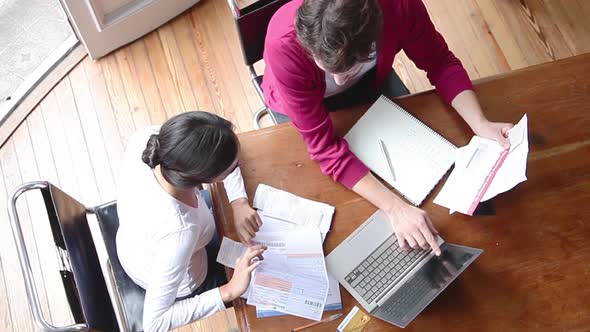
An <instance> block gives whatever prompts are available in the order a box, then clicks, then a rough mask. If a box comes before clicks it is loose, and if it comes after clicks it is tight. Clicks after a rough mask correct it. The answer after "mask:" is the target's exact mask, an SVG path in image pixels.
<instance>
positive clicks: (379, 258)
mask: <svg viewBox="0 0 590 332" xmlns="http://www.w3.org/2000/svg"><path fill="white" fill-rule="evenodd" d="M429 252H430V250H424V249H412V250H409V251H404V250H402V249H401V248H400V247H399V246H398V244H397V239H396V237H395V236H390V237H389V238H388V239H387V240H385V241H384V242H383V243H382V244H381V245H380V246H379V247H378V248H377V249H376V250H375V251H373V253H372V254H371V255H369V256H368V257H367V259H365V260H364V261H363V262H362V263H360V264H359V265H358V266H357V267H356V268H354V270H352V272H350V273H349V274H348V275H347V276H346V277H345V278H344V279H345V280H346V281H347V282H348V283H349V284H350V285H351V286H352V287H353V288H354V290H356V291H357V292H358V293H359V294H360V295H361V297H362V298H363V299H364V300H365V301H367V303H371V302H372V301H373V300H374V299H375V298H376V297H377V296H379V294H381V293H382V292H383V291H384V290H385V289H386V288H387V287H389V286H390V285H391V284H392V283H393V282H394V281H395V280H396V279H397V278H398V277H399V276H401V275H402V274H403V273H404V272H406V270H407V269H408V268H409V267H410V266H411V265H412V264H413V263H414V262H416V261H417V260H418V259H420V258H421V257H423V256H425V255H427V254H428V253H429Z"/></svg>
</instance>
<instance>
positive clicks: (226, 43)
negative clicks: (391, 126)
mask: <svg viewBox="0 0 590 332" xmlns="http://www.w3.org/2000/svg"><path fill="white" fill-rule="evenodd" d="M425 3H426V4H427V7H428V10H429V12H430V15H431V17H432V19H433V21H434V22H435V24H436V26H437V28H438V29H439V31H440V32H441V33H442V34H443V35H444V36H445V38H446V40H447V42H448V44H449V46H450V48H451V49H452V50H453V51H454V52H455V54H456V55H457V56H458V57H459V58H460V59H461V60H462V62H463V64H464V66H465V67H466V68H467V71H468V72H469V75H470V76H471V78H472V79H478V78H484V77H489V76H492V75H497V74H501V73H505V72H508V71H510V70H513V69H518V68H522V67H527V66H530V65H534V64H538V63H542V62H547V61H553V60H555V59H561V58H565V57H568V56H572V55H576V54H580V53H585V52H589V51H590V22H589V20H588V17H590V1H586V0H561V1H559V0H545V1H543V0H520V1H517V0H444V1H443V0H425ZM262 66H263V65H262ZM394 68H395V69H396V71H397V72H398V74H399V75H400V77H401V78H402V80H403V81H404V82H405V83H406V85H407V86H408V88H409V89H410V90H411V91H412V92H419V91H424V90H427V89H430V88H431V86H430V84H429V83H428V81H427V80H426V77H425V74H424V73H422V72H420V71H419V70H417V69H416V68H415V66H414V65H413V64H412V62H411V61H409V60H408V59H407V58H406V57H405V56H404V55H403V54H400V55H399V56H398V57H397V60H396V61H395V63H394ZM506 93H510V91H506ZM261 105H262V103H261V101H260V100H259V99H258V97H257V95H256V94H255V92H254V89H253V88H252V86H251V85H250V82H249V79H248V73H247V71H246V70H245V67H244V65H243V62H242V54H241V50H240V47H239V44H238V40H237V35H236V32H235V30H234V25H233V21H232V19H231V15H230V12H229V9H228V8H227V5H226V1H225V0H202V3H200V4H198V5H196V6H195V7H194V8H193V9H191V10H189V11H188V12H186V13H184V14H183V15H181V16H179V17H178V18H177V19H175V20H173V21H172V22H170V23H168V24H166V25H165V26H163V27H161V28H160V29H158V30H157V31H156V32H153V33H151V34H149V35H147V36H146V37H144V38H142V39H140V40H138V41H136V42H134V43H133V44H131V45H129V46H127V47H124V48H122V49H120V50H118V51H116V52H114V53H113V54H111V55H109V56H107V57H105V58H103V59H101V60H99V61H92V60H90V59H89V58H85V59H84V60H83V61H82V62H81V63H80V64H79V65H78V66H76V67H75V68H74V69H73V70H72V71H71V72H70V73H69V74H68V75H67V76H66V77H65V78H64V79H63V80H62V81H61V82H60V83H59V84H58V85H57V86H56V87H55V88H54V89H53V90H52V91H51V92H50V93H49V94H48V95H47V96H46V97H45V98H44V99H43V101H42V102H41V103H40V104H39V105H38V106H37V107H36V108H35V109H34V110H33V112H32V113H31V114H30V115H29V116H28V118H27V119H26V120H25V121H24V122H23V123H22V124H21V125H20V127H19V128H18V129H17V130H16V132H15V133H14V134H13V135H12V136H11V137H10V138H9V140H8V141H7V142H6V143H5V144H4V145H3V146H2V147H1V148H0V214H1V218H0V262H1V265H0V331H15V332H16V331H18V332H21V331H32V330H33V325H32V322H31V315H30V313H29V308H28V303H27V300H26V294H25V289H24V285H23V282H22V278H21V274H20V269H19V263H18V259H17V256H16V250H15V247H14V242H13V239H12V235H11V230H10V226H9V224H8V220H7V216H6V197H7V195H8V193H9V192H10V191H11V190H12V189H13V188H14V187H16V186H17V185H19V184H21V183H23V182H25V181H30V180H37V179H43V180H49V181H51V182H53V183H54V184H57V185H58V186H59V187H61V188H62V189H64V190H65V191H66V192H67V193H69V194H71V195H73V196H74V197H78V198H79V199H80V200H81V201H82V202H83V203H85V204H86V205H89V206H90V205H94V204H98V203H100V202H105V201H108V200H111V199H114V198H115V188H116V179H117V173H118V169H119V164H120V160H121V156H122V153H123V151H124V149H125V142H126V139H127V138H128V137H129V135H130V134H131V133H133V132H134V131H135V130H136V129H138V128H141V127H144V126H146V125H150V124H160V123H162V122H164V121H165V120H166V119H167V118H169V117H170V116H172V115H174V114H177V113H180V112H184V111H188V110H196V109H200V110H207V111H210V112H215V113H217V114H219V115H221V116H223V117H225V118H227V119H229V120H231V121H232V122H233V123H234V124H235V125H236V129H237V131H239V132H243V131H247V130H251V129H252V124H251V120H252V114H253V112H255V110H256V109H258V108H259V107H260V106H261ZM486 111H487V112H493V111H494V110H486ZM25 198H26V200H21V202H20V205H19V206H18V210H19V213H20V214H21V215H22V218H23V220H22V222H23V228H24V232H25V236H26V241H27V243H28V250H29V253H30V255H31V261H32V264H33V267H34V268H33V274H34V277H35V280H36V283H37V286H38V289H39V292H40V294H41V305H42V308H43V312H44V314H45V316H46V317H48V318H50V320H51V321H52V322H53V323H54V324H56V325H60V324H66V323H69V322H71V315H70V313H69V312H68V309H67V305H66V304H65V303H66V302H65V296H64V293H63V290H62V287H61V284H60V280H59V275H58V273H57V272H56V271H57V270H58V269H59V267H60V265H61V261H60V260H59V258H58V255H57V252H56V249H55V248H54V246H53V245H52V240H51V233H50V229H49V226H48V224H47V222H46V220H47V219H46V218H47V216H46V214H45V212H44V208H43V201H42V198H41V197H40V195H39V194H27V195H26V196H25ZM235 328H236V323H235V317H234V315H233V311H228V312H225V313H220V314H218V315H217V316H215V317H214V318H213V319H209V320H206V321H202V322H197V323H194V324H192V325H191V326H189V327H185V328H183V329H182V330H183V331H228V330H234V329H235Z"/></svg>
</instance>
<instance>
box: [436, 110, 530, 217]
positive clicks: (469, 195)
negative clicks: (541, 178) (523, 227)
mask: <svg viewBox="0 0 590 332" xmlns="http://www.w3.org/2000/svg"><path fill="white" fill-rule="evenodd" d="M527 135H528V129H527V116H526V115H524V116H523V117H522V119H521V120H520V121H519V122H518V124H517V125H516V126H514V127H513V128H512V129H510V131H509V132H508V139H509V140H510V149H509V150H506V149H504V147H502V146H501V145H499V144H498V143H497V142H495V141H491V140H488V139H485V138H481V137H478V136H474V137H473V138H472V139H471V141H470V142H469V144H468V145H466V146H464V147H461V148H459V149H457V150H456V151H455V152H456V159H455V168H454V169H453V172H452V173H451V175H450V176H449V178H448V180H447V182H446V183H445V185H444V186H443V188H442V190H441V191H440V193H439V194H438V196H437V197H436V198H435V199H434V203H436V204H438V205H441V206H444V207H447V208H449V209H450V210H451V211H458V212H461V213H464V214H467V215H472V214H473V211H474V210H475V208H476V207H477V205H478V204H479V202H481V201H485V200H488V199H490V198H492V197H494V196H496V195H498V194H500V193H502V192H505V191H507V190H510V189H512V188H513V187H514V186H516V185H517V184H519V183H520V182H523V181H525V180H526V161H527V156H528V151H529V148H528V138H527Z"/></svg>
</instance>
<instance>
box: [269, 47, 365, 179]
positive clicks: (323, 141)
mask: <svg viewBox="0 0 590 332" xmlns="http://www.w3.org/2000/svg"><path fill="white" fill-rule="evenodd" d="M302 52H304V51H303V50H302V49H301V47H300V46H299V45H298V44H297V41H294V40H291V39H289V38H285V39H284V40H283V39H279V40H273V41H267V44H266V47H265V62H266V65H267V68H270V70H271V71H272V73H273V75H274V77H275V79H276V82H275V84H276V89H277V90H278V92H279V95H280V103H281V106H282V109H281V111H283V112H285V113H286V114H287V115H288V116H289V118H290V119H291V122H292V123H293V126H294V127H295V128H296V129H297V131H298V132H299V133H300V134H301V136H302V138H303V141H304V142H305V144H306V145H307V150H308V152H309V155H310V157H311V159H312V160H314V161H316V162H317V163H318V164H319V166H320V169H321V171H322V172H323V173H324V174H326V175H329V176H330V177H332V179H334V180H335V181H337V182H340V183H342V184H343V185H345V186H346V187H347V188H349V189H350V188H352V187H353V186H354V185H355V184H356V183H357V182H358V181H359V180H360V179H361V178H362V177H363V176H365V175H366V174H367V173H368V171H369V169H368V168H367V167H366V166H365V165H364V164H363V163H362V162H361V161H360V160H359V159H358V158H357V157H356V156H355V155H354V154H353V153H352V151H350V149H349V147H348V143H347V142H346V140H344V138H342V137H339V136H337V135H336V131H335V129H334V126H333V124H332V120H331V118H330V116H329V112H328V110H327V109H326V108H325V106H324V102H323V99H324V91H325V75H324V72H323V71H321V70H320V69H319V68H317V65H316V64H315V63H314V61H313V59H312V58H311V57H310V56H309V55H307V54H302ZM285 148H288V147H285Z"/></svg>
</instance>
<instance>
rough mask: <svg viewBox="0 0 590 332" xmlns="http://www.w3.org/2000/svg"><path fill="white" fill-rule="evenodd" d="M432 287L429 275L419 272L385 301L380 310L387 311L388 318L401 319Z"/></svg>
mask: <svg viewBox="0 0 590 332" xmlns="http://www.w3.org/2000/svg"><path fill="white" fill-rule="evenodd" d="M432 289H433V287H432V284H431V282H430V281H429V280H428V278H427V276H426V275H425V274H422V273H419V274H417V275H415V276H414V277H412V278H411V279H410V280H409V281H408V282H407V283H405V284H404V285H403V286H402V287H401V288H400V289H399V290H398V291H396V292H395V295H394V296H392V297H391V298H390V299H389V300H388V301H387V302H386V303H384V304H383V306H382V307H381V309H380V310H382V311H384V312H386V313H387V317H388V318H390V319H394V320H397V321H400V320H402V319H403V318H404V317H405V316H406V314H407V313H408V312H410V311H411V310H412V308H414V306H416V304H418V302H420V301H421V300H422V299H424V296H425V295H426V294H428V292H430V291H432Z"/></svg>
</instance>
